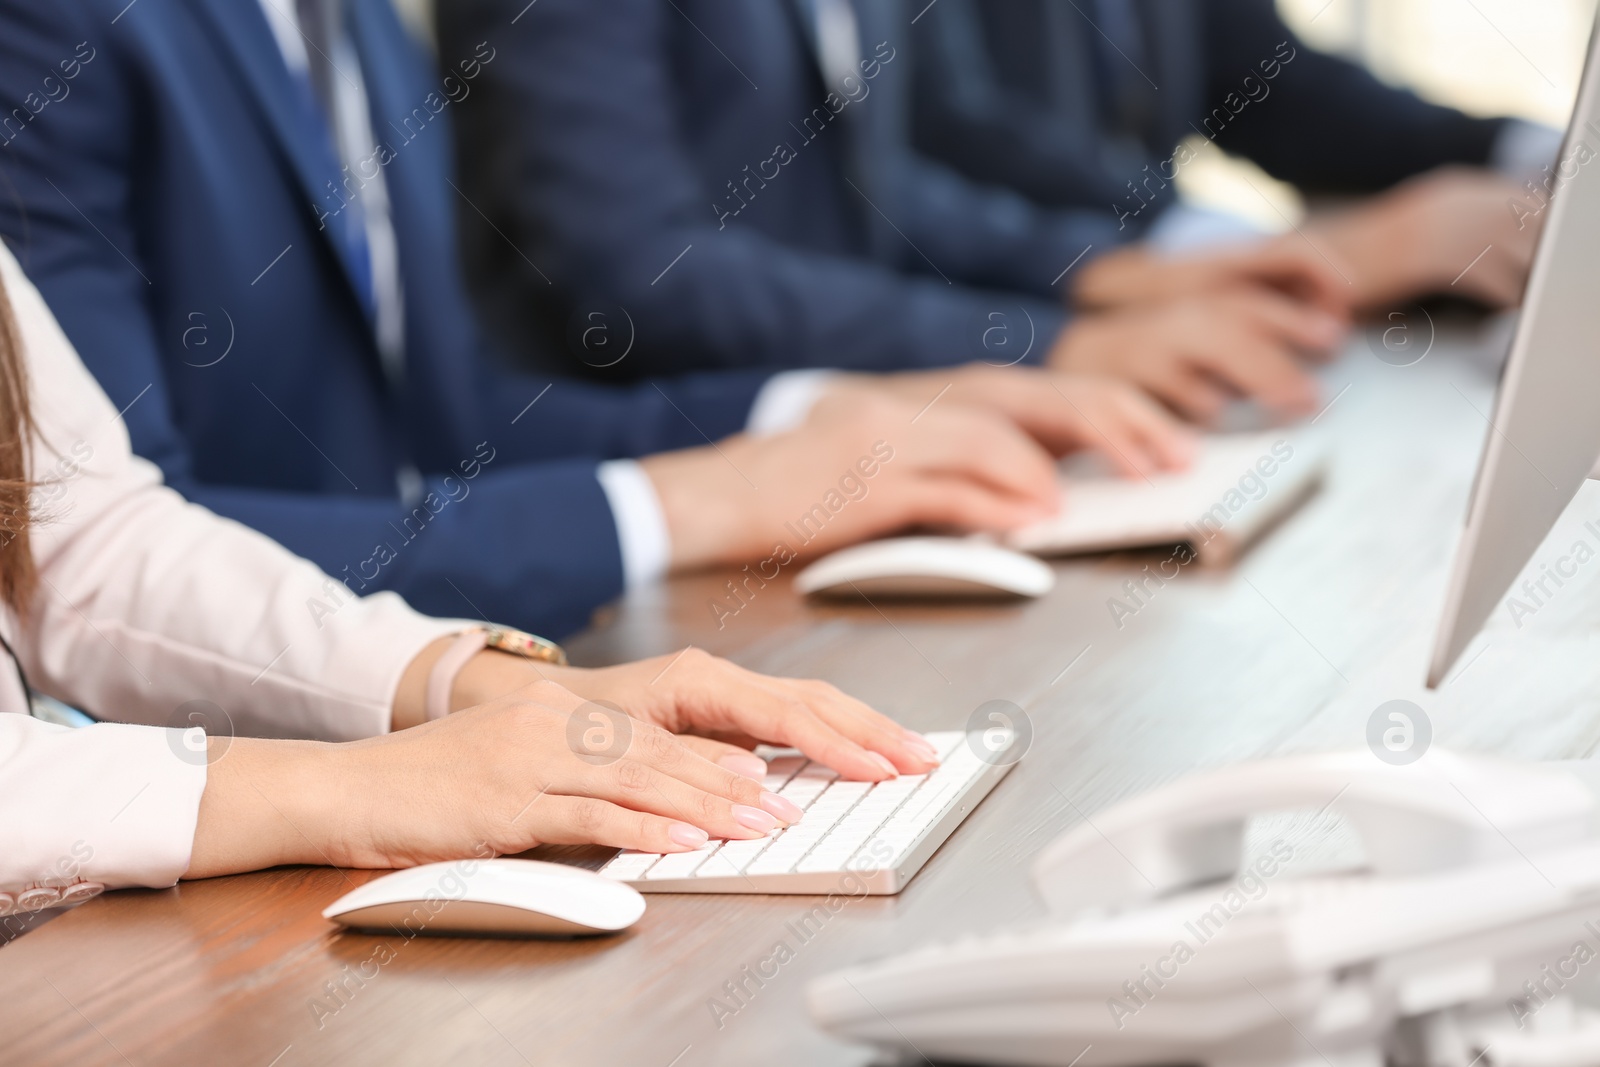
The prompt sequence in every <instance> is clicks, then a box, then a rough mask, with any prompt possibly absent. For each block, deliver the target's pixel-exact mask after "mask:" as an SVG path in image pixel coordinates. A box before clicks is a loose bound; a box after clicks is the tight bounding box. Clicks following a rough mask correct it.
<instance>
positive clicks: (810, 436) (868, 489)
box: [640, 389, 1060, 570]
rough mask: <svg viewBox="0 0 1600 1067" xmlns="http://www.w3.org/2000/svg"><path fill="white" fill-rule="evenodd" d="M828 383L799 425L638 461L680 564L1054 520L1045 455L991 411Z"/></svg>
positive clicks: (1052, 479)
mask: <svg viewBox="0 0 1600 1067" xmlns="http://www.w3.org/2000/svg"><path fill="white" fill-rule="evenodd" d="M931 399H932V395H931V394H930V396H929V397H928V399H927V400H924V401H922V402H921V403H912V402H908V401H905V400H902V399H900V398H898V397H895V396H892V395H890V394H888V393H886V392H884V391H881V390H860V389H842V390H830V391H829V392H828V393H827V394H825V395H824V396H823V397H822V399H820V400H819V401H818V402H817V404H816V406H815V407H814V408H813V409H812V412H811V415H810V417H809V418H808V420H807V421H806V423H805V424H804V425H803V426H800V427H798V428H797V429H794V430H790V431H788V432H786V433H781V434H775V435H773V436H770V437H750V436H746V435H739V436H735V437H730V438H728V439H726V440H723V441H720V442H718V443H717V444H716V445H714V446H711V447H706V448H695V449H687V450H684V451H681V452H667V453H661V454H658V455H654V456H649V457H646V458H645V459H643V460H641V461H640V463H641V465H642V466H643V467H644V470H645V472H646V473H647V474H649V476H650V480H651V481H652V482H653V483H654V485H655V488H656V493H657V494H658V496H659V497H660V499H661V506H662V511H663V512H664V513H665V515H666V520H667V527H668V529H669V531H670V532H671V538H672V562H673V567H674V569H678V570H684V569H690V568H694V567H701V566H706V565H708V564H713V563H728V562H737V561H743V560H753V559H760V558H763V557H769V556H771V555H773V553H774V550H775V548H776V547H777V546H779V545H782V546H784V547H785V549H786V550H787V552H789V553H793V554H795V555H802V556H808V555H816V554H821V553H824V552H829V551H832V550H833V549H835V548H840V547H842V546H844V545H848V544H853V543H855V542H857V541H864V540H866V539H868V538H870V537H876V536H879V535H882V534H887V533H892V532H894V531H896V530H900V529H903V528H905V527H908V526H912V525H933V526H950V527H955V528H957V529H961V530H1008V529H1014V528H1016V527H1018V526H1023V525H1025V524H1027V523H1029V522H1033V521H1035V520H1037V519H1040V518H1043V517H1045V516H1047V515H1051V514H1054V513H1055V511H1056V510H1057V508H1058V506H1059V503H1060V501H1059V488H1058V484H1057V478H1056V470H1055V463H1054V461H1053V457H1052V456H1051V455H1050V453H1049V452H1048V451H1046V450H1045V449H1044V448H1042V447H1041V446H1040V445H1039V444H1038V443H1037V442H1036V441H1034V440H1033V439H1032V438H1031V437H1029V436H1028V435H1027V434H1026V433H1024V432H1023V431H1022V430H1020V429H1018V428H1017V426H1016V425H1015V424H1014V423H1012V422H1011V420H1009V419H1007V418H1004V417H1003V416H1001V415H999V414H996V413H994V412H990V411H984V410H981V409H978V408H971V407H966V406H963V405H958V404H946V403H942V402H941V403H932V404H930V403H929V402H928V401H929V400H931Z"/></svg>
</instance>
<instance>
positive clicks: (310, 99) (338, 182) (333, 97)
mask: <svg viewBox="0 0 1600 1067" xmlns="http://www.w3.org/2000/svg"><path fill="white" fill-rule="evenodd" d="M343 7H344V5H343V4H342V3H341V2H340V0H295V13H296V15H297V16H298V17H299V19H300V32H301V33H302V34H303V35H304V37H305V41H306V59H307V66H306V69H305V70H304V71H301V72H297V74H298V76H297V78H296V81H297V82H298V83H299V85H300V89H301V96H302V97H303V98H304V102H305V110H306V112H307V114H308V116H309V119H310V122H311V124H312V126H314V127H315V128H316V130H317V135H318V137H319V138H320V140H321V143H322V145H323V147H324V148H325V150H326V155H327V158H328V161H329V163H330V164H331V167H330V171H331V175H332V176H333V178H334V186H335V188H336V189H338V195H336V196H335V195H332V194H330V195H329V196H328V198H327V199H326V201H325V202H324V204H323V205H322V209H323V210H324V211H328V212H330V213H331V212H333V210H334V209H335V208H336V207H337V209H338V210H337V213H336V214H331V217H329V218H327V219H325V220H324V225H326V226H327V228H328V232H329V233H330V234H331V235H332V237H333V240H334V241H335V243H337V244H338V245H339V246H340V247H341V249H342V251H343V252H344V258H345V262H346V263H347V264H348V266H349V269H350V274H351V279H352V281H353V282H354V283H355V287H356V292H357V293H358V294H360V297H361V303H362V306H363V307H364V308H365V309H366V312H367V316H368V317H369V318H371V317H373V316H374V315H376V314H377V294H376V290H375V289H374V283H373V276H372V250H371V249H370V248H369V247H368V245H367V220H366V216H365V214H364V213H363V212H362V210H361V202H360V199H359V198H358V195H357V193H356V191H355V189H353V188H351V187H349V186H346V185H345V184H344V182H343V178H344V171H343V169H342V168H343V167H344V166H345V165H346V164H348V163H349V160H347V159H346V158H345V156H344V152H345V139H344V137H342V136H341V135H340V131H339V105H338V92H339V89H338V86H337V84H336V82H335V79H337V78H339V77H340V74H339V72H338V70H337V69H336V68H335V67H334V63H333V55H334V53H335V51H337V50H338V49H339V45H340V43H341V41H342V40H343V39H344V17H343V15H344V11H343ZM340 205H342V206H340Z"/></svg>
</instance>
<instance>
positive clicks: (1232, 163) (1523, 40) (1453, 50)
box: [1179, 0, 1596, 229]
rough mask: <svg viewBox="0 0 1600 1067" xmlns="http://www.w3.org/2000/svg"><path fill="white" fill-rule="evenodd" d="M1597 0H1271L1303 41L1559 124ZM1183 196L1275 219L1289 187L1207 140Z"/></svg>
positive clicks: (1388, 74)
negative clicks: (1210, 146)
mask: <svg viewBox="0 0 1600 1067" xmlns="http://www.w3.org/2000/svg"><path fill="white" fill-rule="evenodd" d="M1595 2H1596V0H1278V8H1279V10H1280V11H1281V12H1282V13H1283V17H1284V19H1285V20H1286V21H1287V22H1288V23H1289V24H1290V25H1291V26H1293V27H1294V29H1295V31H1296V32H1297V33H1299V34H1300V35H1301V36H1302V37H1304V38H1305V40H1306V41H1308V42H1309V43H1311V44H1312V45H1314V46H1316V47H1317V48H1321V49H1324V50H1326V51H1330V52H1336V53H1338V54H1339V55H1343V56H1347V57H1349V58H1352V59H1357V60H1359V61H1361V62H1362V63H1365V64H1366V65H1367V66H1368V67H1369V68H1371V70H1372V71H1373V72H1374V73H1375V74H1377V75H1378V77H1380V78H1382V79H1383V80H1385V81H1387V82H1390V83H1392V84H1395V85H1404V86H1407V87H1409V88H1411V89H1415V90H1416V91H1417V92H1419V93H1421V94H1422V95H1423V96H1425V97H1427V98H1428V99H1430V100H1434V101H1437V102H1439V103H1442V104H1450V105H1452V106H1454V107H1459V108H1461V109H1463V110H1465V111H1469V112H1472V113H1474V114H1479V115H1519V116H1521V117H1523V118H1527V119H1533V120H1536V121H1539V122H1545V123H1549V124H1550V125H1553V126H1563V125H1565V124H1566V120H1567V114H1568V112H1569V111H1570V109H1571V107H1572V101H1573V99H1574V97H1575V96H1576V94H1577V89H1578V78H1579V76H1580V75H1581V74H1582V73H1583V57H1584V50H1585V47H1586V46H1587V44H1588V41H1589V29H1590V25H1591V23H1592V22H1593V20H1594V11H1595ZM1179 186H1180V188H1182V189H1183V191H1184V193H1185V195H1186V196H1188V197H1190V198H1192V199H1194V200H1197V201H1200V202H1202V203H1206V204H1210V205H1213V206H1217V207H1223V208H1226V209H1228V210H1232V211H1236V212H1238V213H1240V214H1243V215H1246V216H1248V217H1250V218H1252V219H1255V220H1257V221H1258V222H1260V223H1262V224H1263V225H1266V226H1270V227H1273V228H1274V229H1277V228H1282V227H1283V226H1285V225H1286V222H1285V218H1286V217H1288V218H1294V217H1297V216H1298V214H1299V213H1300V212H1301V210H1302V206H1301V204H1300V202H1299V198H1298V197H1296V196H1295V194H1294V193H1293V191H1292V190H1290V189H1288V188H1287V187H1284V186H1281V185H1279V184H1278V183H1276V182H1274V181H1273V180H1272V179H1271V178H1269V177H1267V176H1266V175H1265V174H1263V173H1262V172H1261V171H1259V170H1257V169H1256V168H1254V167H1253V166H1250V165H1248V164H1244V163H1241V162H1239V161H1237V160H1233V159H1229V158H1227V157H1224V156H1223V155H1222V154H1221V153H1219V152H1217V151H1215V150H1214V149H1212V150H1208V151H1205V152H1202V153H1200V156H1199V158H1197V159H1196V160H1195V163H1194V165H1193V166H1191V167H1188V168H1186V169H1185V170H1184V171H1183V172H1182V174H1181V177H1180V179H1179Z"/></svg>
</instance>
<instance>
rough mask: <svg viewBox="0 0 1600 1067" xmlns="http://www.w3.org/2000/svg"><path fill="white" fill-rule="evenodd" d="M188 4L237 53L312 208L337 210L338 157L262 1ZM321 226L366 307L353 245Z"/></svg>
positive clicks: (241, 70) (205, 0)
mask: <svg viewBox="0 0 1600 1067" xmlns="http://www.w3.org/2000/svg"><path fill="white" fill-rule="evenodd" d="M284 2H287V0H284ZM189 3H190V4H191V5H192V6H193V7H194V8H195V9H196V10H197V11H198V12H199V13H200V15H201V16H202V19H203V21H205V22H206V23H207V24H208V25H209V26H210V27H211V30H212V32H213V34H214V35H215V37H216V39H217V43H218V44H219V45H220V46H221V47H222V48H224V49H225V50H227V51H228V52H229V53H230V54H232V56H233V57H234V59H235V61H236V63H235V68H234V69H236V70H237V71H238V72H239V75H240V78H241V80H242V81H243V82H244V84H245V86H246V88H247V89H248V90H249V93H250V95H251V97H252V98H253V99H254V100H255V102H256V105H257V107H258V108H259V109H260V111H261V115H262V118H263V119H264V120H265V122H266V124H267V127H268V129H270V130H271V131H272V134H273V136H274V137H275V138H276V140H277V143H278V147H279V148H280V149H281V150H282V152H283V154H284V158H285V160H286V161H287V163H288V166H289V169H290V170H291V171H292V172H293V174H294V177H295V180H296V182H297V183H298V184H299V186H300V191H301V192H302V193H304V194H305V196H306V198H307V200H308V201H309V204H308V207H310V208H311V210H312V211H313V213H314V214H315V216H316V217H317V218H319V219H320V218H321V217H322V216H324V215H326V214H328V213H329V212H331V211H334V210H337V208H338V206H339V204H340V199H339V198H338V197H335V196H334V194H333V193H332V192H330V191H329V188H328V185H329V183H330V182H338V181H339V180H340V177H341V176H340V173H339V169H338V164H337V157H335V156H333V155H332V153H331V149H330V150H329V151H323V150H322V149H321V147H320V145H319V142H318V138H319V137H320V136H322V134H321V131H319V130H318V129H317V127H316V126H315V125H314V124H313V123H312V122H311V121H310V119H309V118H308V117H307V116H306V114H305V113H304V111H303V110H302V107H301V104H300V103H299V99H300V91H301V90H300V87H299V86H297V85H296V84H295V82H294V77H293V75H291V74H290V73H289V68H288V66H287V64H285V63H284V60H283V54H282V53H281V52H280V51H279V50H278V42H277V39H276V38H275V37H274V36H273V34H272V27H270V26H268V25H267V20H266V16H265V15H264V14H263V13H262V11H261V8H260V5H258V4H257V3H255V2H253V0H189ZM317 229H318V230H320V231H321V232H322V234H323V239H324V240H326V241H327V243H328V247H329V248H331V249H332V250H333V253H334V255H335V257H337V259H338V261H339V265H340V266H341V267H342V268H343V272H344V275H345V279H346V280H347V281H348V282H349V283H350V291H351V295H352V296H354V297H355V298H356V299H357V301H359V302H361V303H362V305H363V307H365V302H364V301H362V298H361V296H360V293H359V292H358V290H357V283H356V280H355V279H356V274H355V272H354V271H353V269H352V264H351V263H350V260H349V257H350V255H351V251H350V249H348V248H346V247H345V246H344V243H343V242H341V241H337V240H335V239H334V237H333V233H332V230H331V229H330V228H329V227H328V226H325V225H323V224H321V223H320V222H319V223H318V226H317Z"/></svg>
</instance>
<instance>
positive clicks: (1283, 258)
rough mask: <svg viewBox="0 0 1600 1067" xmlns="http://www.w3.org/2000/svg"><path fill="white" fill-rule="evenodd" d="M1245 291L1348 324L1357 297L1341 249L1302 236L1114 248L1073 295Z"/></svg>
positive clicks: (1150, 301) (1105, 302)
mask: <svg viewBox="0 0 1600 1067" xmlns="http://www.w3.org/2000/svg"><path fill="white" fill-rule="evenodd" d="M1239 288H1261V289H1267V290H1271V291H1274V292H1277V293H1280V294H1282V295H1284V296H1287V297H1289V298H1290V299H1292V300H1296V301H1299V302H1301V303H1303V304H1306V305H1309V306H1310V307H1313V308H1317V309H1319V310H1321V311H1322V312H1323V313H1324V314H1325V315H1327V316H1329V317H1331V318H1332V319H1333V320H1337V321H1340V322H1342V320H1344V319H1346V318H1348V317H1349V315H1350V312H1351V310H1352V309H1353V307H1354V303H1355V298H1356V291H1355V287H1354V285H1353V284H1352V282H1351V277H1350V271H1349V269H1348V268H1347V267H1345V266H1343V265H1342V264H1341V263H1340V261H1339V256H1338V254H1337V253H1336V252H1334V251H1332V250H1330V249H1327V248H1323V247H1321V246H1320V245H1319V244H1318V243H1315V242H1313V241H1310V240H1307V239H1306V238H1304V237H1302V236H1300V235H1299V234H1296V233H1286V234H1282V235H1280V236H1276V237H1267V238H1262V239H1260V240H1254V241H1249V242H1244V243H1240V244H1237V245H1228V246H1226V247H1224V248H1222V249H1219V250H1217V251H1212V252H1200V253H1194V254H1184V255H1172V256H1165V255H1158V254H1156V253H1153V252H1151V251H1149V250H1147V249H1145V248H1141V247H1139V246H1132V247H1129V248H1123V249H1118V250H1117V251H1115V252H1107V253H1106V254H1105V255H1103V256H1100V257H1099V258H1098V259H1096V260H1094V261H1093V262H1092V263H1090V264H1088V265H1087V266H1086V267H1084V269H1083V272H1082V273H1081V274H1080V275H1079V276H1078V282H1077V285H1076V286H1074V287H1073V289H1072V291H1071V293H1070V294H1069V296H1070V298H1071V300H1072V302H1073V303H1074V304H1076V305H1077V306H1079V307H1081V308H1084V309H1086V310H1115V309H1117V308H1127V307H1134V306H1140V305H1160V304H1167V303H1171V302H1172V301H1175V300H1182V299H1184V298H1186V297H1195V296H1204V295H1207V294H1211V293H1217V292H1225V291H1229V290H1235V289H1239Z"/></svg>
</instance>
